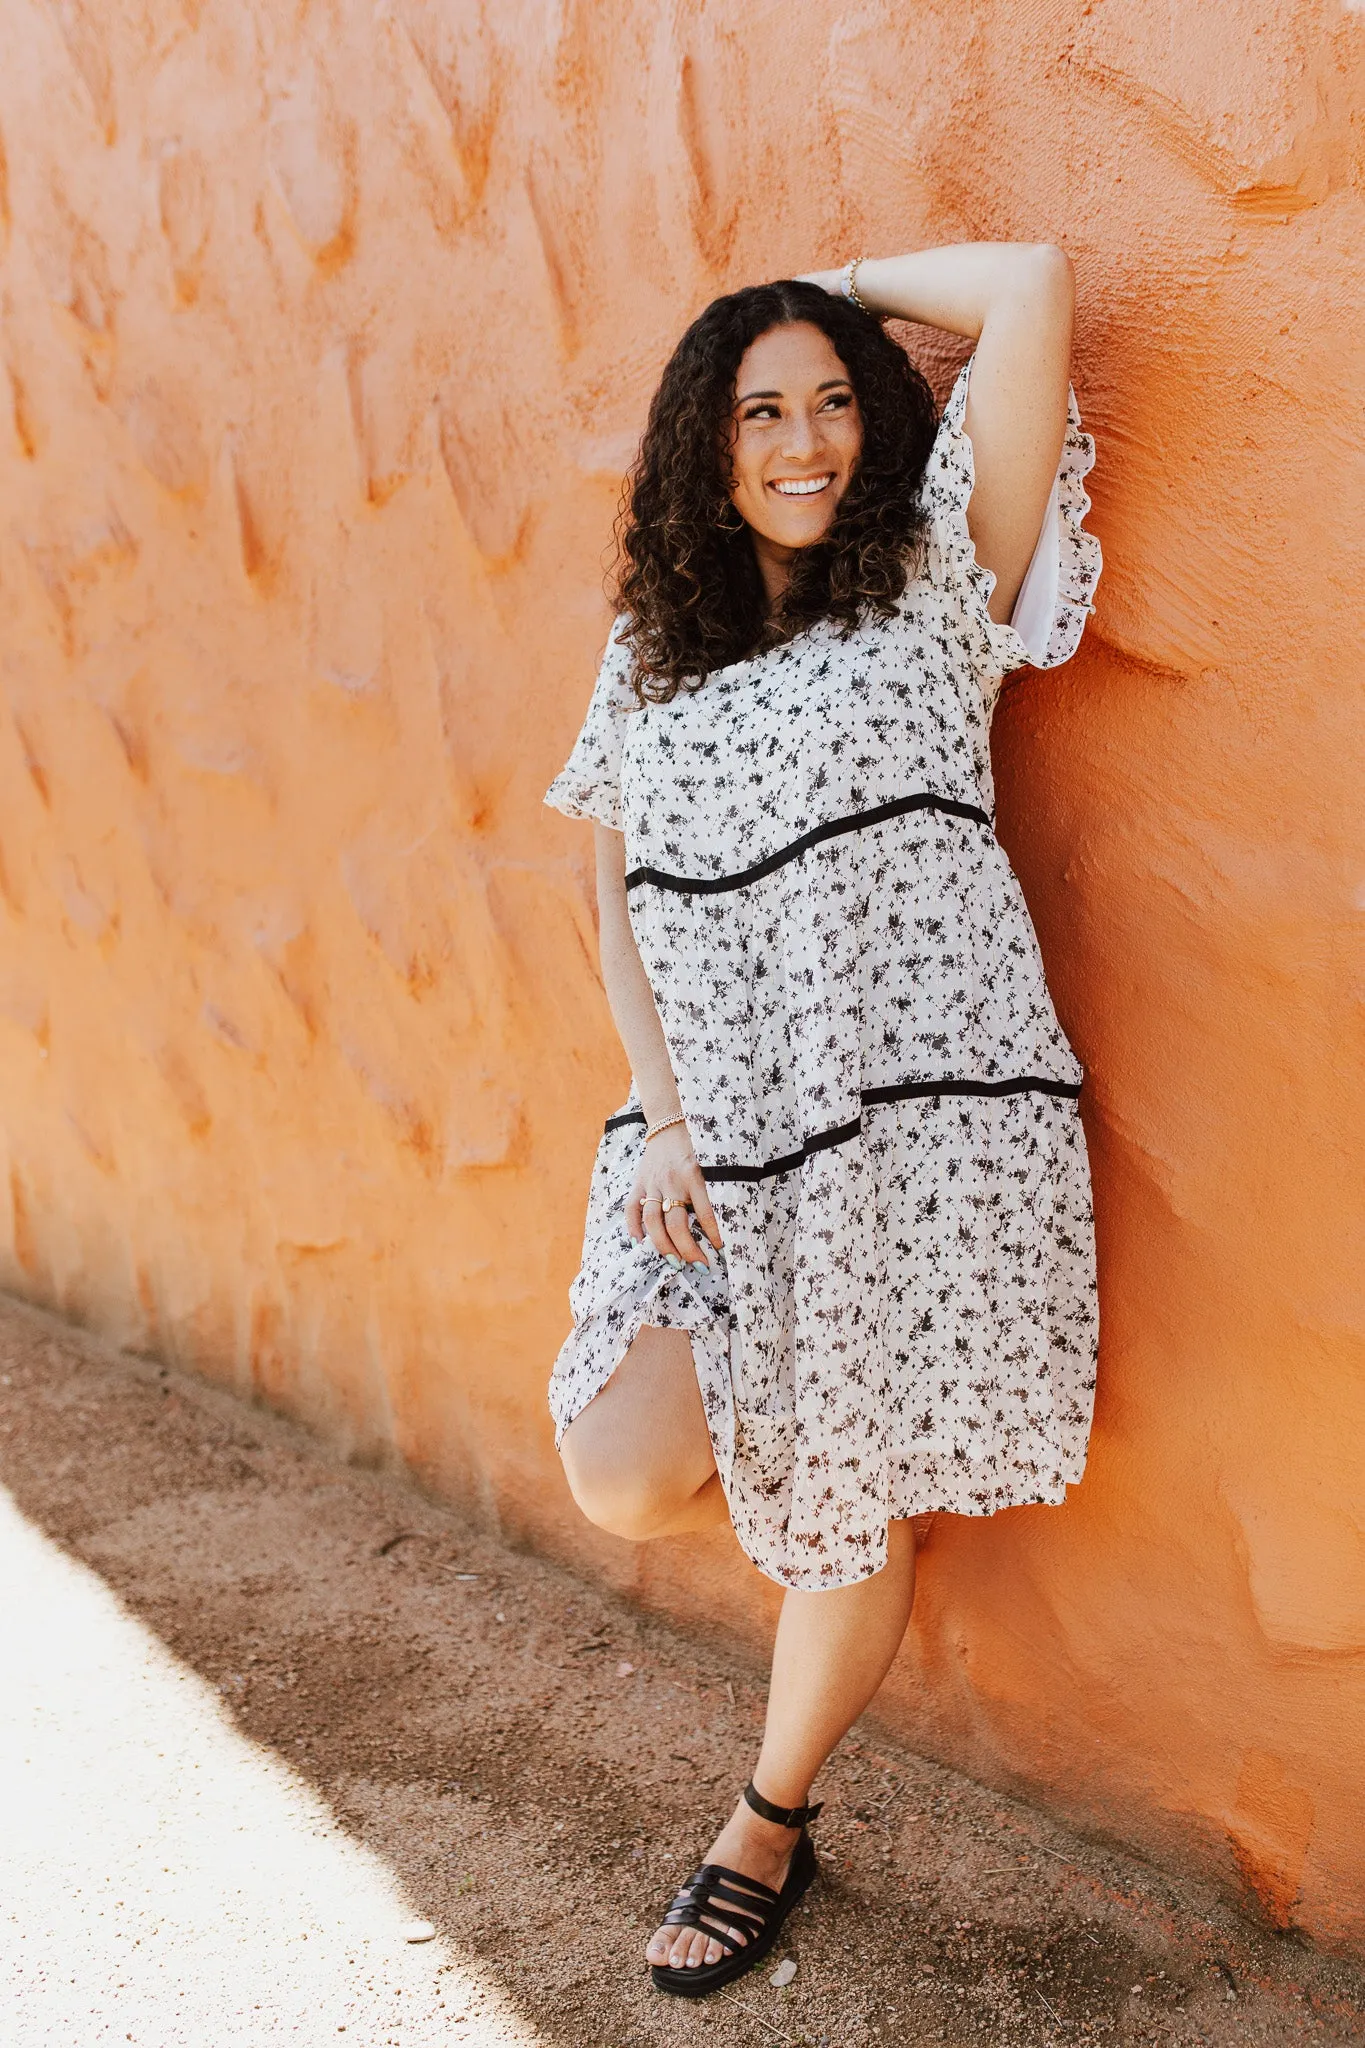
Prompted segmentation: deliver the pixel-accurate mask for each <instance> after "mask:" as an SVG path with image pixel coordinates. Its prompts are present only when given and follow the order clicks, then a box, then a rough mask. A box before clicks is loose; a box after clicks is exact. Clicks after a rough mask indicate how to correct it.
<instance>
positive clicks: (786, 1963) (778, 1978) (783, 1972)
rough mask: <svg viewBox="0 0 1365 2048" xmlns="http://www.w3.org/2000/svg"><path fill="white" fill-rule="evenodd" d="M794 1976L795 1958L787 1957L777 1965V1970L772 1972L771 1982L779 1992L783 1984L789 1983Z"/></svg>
mask: <svg viewBox="0 0 1365 2048" xmlns="http://www.w3.org/2000/svg"><path fill="white" fill-rule="evenodd" d="M795 1975H796V1958H795V1956H787V1957H785V1958H784V1959H783V1961H782V1962H780V1963H779V1964H778V1966H777V1968H776V1969H775V1970H774V1971H773V1977H772V1981H773V1983H774V1985H775V1986H776V1987H777V1989H778V1990H779V1991H780V1990H781V1989H782V1987H783V1985H784V1984H790V1983H791V1980H792V1978H793V1977H794V1976H795Z"/></svg>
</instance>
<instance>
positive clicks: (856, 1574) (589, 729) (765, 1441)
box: [546, 365, 1100, 1588]
mask: <svg viewBox="0 0 1365 2048" xmlns="http://www.w3.org/2000/svg"><path fill="white" fill-rule="evenodd" d="M968 368H970V365H969V366H968ZM967 376H968V371H967V370H964V371H963V373H962V376H961V377H960V378H959V380H958V383H957V386H956V388H955V389H954V392H953V395H952V398H951V400H950V402H949V404H948V407H947V410H946V412H945V414H944V417H943V421H942V424H941V426H940V429H939V432H938V436H937V439H936V442H935V445H934V450H933V454H932V456H931V459H930V462H929V467H928V472H927V475H926V478H925V485H924V493H925V503H926V507H927V509H928V512H929V515H930V522H929V532H928V539H927V543H926V546H925V549H924V553H923V559H922V561H920V562H919V563H918V565H917V567H916V569H915V570H914V571H913V572H912V578H911V581H910V583H909V586H908V588H907V590H906V593H905V596H904V598H903V600H902V601H901V604H900V606H899V609H898V611H897V613H896V616H895V617H894V618H891V619H885V620H883V619H878V618H873V619H869V620H868V621H867V622H866V623H865V624H863V625H862V626H861V627H860V628H859V629H858V630H857V631H855V632H854V633H853V634H852V635H850V636H849V637H848V638H843V637H841V634H840V630H839V629H838V628H837V627H835V626H834V625H832V624H830V623H828V622H821V623H819V624H817V625H815V626H813V627H811V628H810V629H809V630H808V631H806V632H804V633H802V634H801V635H800V636H799V637H798V638H796V639H795V640H792V641H790V642H788V643H787V644H785V645H784V646H781V647H778V648H775V649H772V650H770V651H768V652H766V653H763V654H761V655H758V656H756V657H755V658H754V659H753V660H750V661H742V662H737V663H735V664H734V665H733V666H732V667H730V668H726V669H723V670H720V671H718V672H717V673H714V674H712V675H711V676H710V677H709V678H708V679H707V681H706V683H705V685H704V686H703V687H702V688H701V689H700V690H697V691H695V692H693V693H688V692H686V691H682V692H679V694H678V695H677V696H675V697H674V698H673V700H672V701H671V702H670V703H667V704H655V705H649V706H648V707H646V708H644V709H641V708H640V706H639V705H638V702H637V700H636V697H635V694H634V692H633V690H632V689H631V687H630V684H629V681H628V674H629V652H628V650H627V649H626V648H625V647H624V646H623V645H622V644H621V640H620V637H619V632H620V623H621V622H620V621H618V622H617V626H616V627H615V628H613V632H612V636H611V640H610V642H609V644H608V647H607V652H606V656H605V658H604V660H603V663H602V669H601V673H600V675H599V677H598V681H597V687H596V690H595V692H594V694H593V698H592V703H591V706H590V708H589V711H588V715H587V720H586V723H585V724H584V727H583V730H582V733H581V735H580V737H579V740H578V743H577V745H576V746H575V748H574V750H573V754H572V756H571V758H570V760H569V762H568V764H567V766H566V767H565V769H564V771H563V773H562V774H561V775H560V776H559V777H558V779H557V780H556V781H555V783H554V785H553V787H552V788H551V789H550V791H549V793H548V796H547V799H546V800H547V802H549V803H550V804H552V805H554V806H555V807H556V808H557V809H559V810H561V811H564V812H567V813H568V815H569V816H571V817H585V818H589V817H590V818H597V819H600V820H601V821H602V822H603V823H604V824H606V825H610V826H612V827H614V828H615V829H617V830H619V831H623V832H624V834H625V838H626V868H627V874H626V888H627V892H628V897H627V900H628V902H629V906H630V918H631V925H632V928H633V930H634V933H635V937H636V941H637V943H638V945H639V949H640V956H641V959H642V960H643V962H644V966H645V971H646V973H647V975H648V977H649V981H650V985H651V987H652V989H653V991H654V997H655V1001H656V1004H657V1007H658V1011H659V1016H660V1020H661V1022H662V1025H663V1029H664V1035H665V1037H666V1039H667V1042H668V1048H669V1052H670V1056H671V1059H672V1064H673V1071H674V1073H675V1075H676V1077H677V1083H678V1092H679V1095H680V1097H681V1101H682V1106H683V1109H684V1111H685V1112H686V1116H687V1121H688V1125H689V1128H690V1131H691V1134H692V1138H693V1142H694V1144H695V1146H696V1151H697V1156H698V1158H699V1160H700V1162H701V1165H702V1169H703V1172H704V1174H705V1177H706V1182H707V1187H708V1191H709V1193H710V1196H711V1200H712V1203H713V1205H714V1207H715V1210H716V1215H717V1218H718V1219H719V1222H720V1226H721V1231H722V1234H723V1237H724V1240H725V1249H724V1253H723V1256H722V1257H721V1258H720V1259H719V1260H718V1262H717V1263H716V1265H715V1267H714V1268H706V1267H703V1266H689V1267H688V1268H687V1269H686V1270H685V1271H684V1272H682V1273H674V1272H672V1271H671V1270H670V1269H669V1268H668V1267H667V1266H666V1265H665V1264H664V1262H663V1260H662V1259H661V1258H660V1257H659V1255H658V1254H657V1253H656V1252H655V1251H654V1250H653V1248H652V1247H651V1246H650V1245H649V1244H648V1243H647V1242H646V1243H643V1244H637V1243H634V1242H633V1241H632V1240H631V1238H630V1237H629V1236H628V1235H627V1232H626V1228H625V1222H624V1217H623V1205H624V1203H625V1200H626V1197H627V1195H628V1194H629V1191H630V1188H631V1185H632V1182H633V1180H634V1178H635V1174H636V1170H637V1168H638V1166H639V1162H640V1155H641V1150H642V1146H643V1140H644V1117H643V1114H642V1113H641V1110H640V1107H639V1103H638V1100H637V1098H636V1097H635V1095H634V1092H633V1091H632V1095H631V1098H630V1100H629V1101H628V1102H627V1103H626V1105H625V1106H624V1107H623V1108H622V1109H621V1110H620V1111H619V1113H618V1114H616V1115H614V1116H612V1117H610V1118H609V1119H608V1121H607V1125H606V1130H605V1132H604V1134H603V1138H602V1142H601V1144H600V1146H599V1148H598V1152H597V1160H596V1164H595V1167H594V1170H593V1176H592V1186H591V1192H590V1196H589V1202H588V1220H587V1234H586V1239H585V1243H584V1249H583V1264H582V1268H581V1270H580V1272H579V1274H578V1277H577V1279H576V1280H575V1281H574V1283H573V1288H572V1290H571V1296H570V1300H571V1305H572V1309H573V1317H574V1327H573V1330H572V1333H571V1334H570V1336H569V1338H568V1339H567V1341H566V1343H565V1345H564V1348H563V1350H562V1351H561V1352H560V1355H559V1358H558V1360H557V1362H556V1365H555V1369H554V1374H553V1378H552V1380H551V1385H550V1400H551V1407H552V1410H553V1413H554V1417H555V1421H556V1424H557V1426H558V1429H559V1432H560V1434H561V1435H562V1433H563V1431H564V1429H565V1428H566V1427H567V1425H568V1424H569V1422H571V1421H572V1420H573V1418H574V1416H576V1415H577V1414H578V1413H579V1412H580V1411H581V1410H582V1409H583V1408H584V1407H585V1406H586V1404H587V1403H588V1402H589V1401H590V1400H591V1399H592V1398H593V1396H594V1395H595V1394H596V1393H598V1392H599V1391H600V1389H601V1388H602V1386H603V1385H604V1384H605V1382H606V1381H607V1379H608V1378H609V1377H610V1375H611V1374H612V1372H613V1371H614V1370H615V1368H616V1366H617V1365H618V1364H619V1363H620V1361H621V1359H622V1358H623V1357H624V1355H625V1352H626V1350H627V1348H628V1346H629V1345H630V1344H631V1343H632V1342H633V1341H634V1339H635V1337H636V1336H637V1334H638V1333H639V1331H640V1329H641V1328H642V1327H643V1326H644V1325H646V1324H653V1325H656V1326H660V1327H662V1328H665V1329H671V1328H677V1329H683V1330H686V1331H687V1332H688V1333H689V1335H690V1338H691V1345H692V1353H693V1357H694V1359H695V1361H696V1368H697V1379H698V1383H699V1385H700V1388H701V1395H702V1401H703V1405H704V1408H705V1412H706V1417H707V1421H708V1424H709V1427H710V1432H711V1439H712V1443H713V1445H714V1447H715V1455H716V1465H717V1469H718V1470H719V1473H720V1477H721V1481H722V1483H723V1485H724V1488H725V1492H726V1497H727V1499H728V1501H729V1506H730V1514H731V1518H732V1520H733V1523H734V1527H735V1532H736V1534H737V1536H738V1537H739V1540H740V1542H741V1544H742V1545H743V1546H744V1549H745V1550H746V1551H747V1553H748V1554H749V1556H750V1557H751V1558H752V1559H753V1561H754V1563H755V1564H757V1565H758V1566H759V1568H760V1569H761V1570H762V1571H764V1572H765V1573H767V1574H768V1576H769V1577H771V1578H773V1579H776V1580H777V1581H778V1582H779V1583H781V1584H782V1585H784V1586H796V1587H806V1588H822V1587H831V1586H844V1585H851V1584H853V1583H854V1582H855V1581H857V1580H859V1579H863V1578H866V1577H868V1576H870V1575H871V1574H872V1573H873V1572H875V1571H877V1570H879V1569H880V1567H881V1565H882V1564H883V1563H884V1562H885V1558H886V1535H887V1522H888V1520H889V1519H890V1518H892V1517H895V1516H907V1515H914V1514H918V1513H921V1512H923V1511H925V1510H928V1509H948V1510H952V1511H954V1512H956V1513H959V1514H981V1515H984V1514H991V1513H993V1512H994V1511H995V1510H996V1509H999V1508H1004V1507H1011V1506H1015V1505H1018V1504H1019V1503H1022V1502H1026V1501H1047V1502H1056V1501H1060V1500H1061V1499H1063V1497H1064V1489H1065V1488H1066V1486H1067V1485H1068V1484H1070V1483H1074V1482H1075V1481H1076V1480H1077V1479H1079V1478H1080V1476H1081V1472H1082V1469H1083V1467H1084V1463H1085V1454H1086V1445H1087V1440H1088V1436H1089V1429H1090V1419H1091V1410H1092V1406H1093V1399H1094V1385H1095V1347H1096V1326H1097V1314H1096V1300H1095V1271H1094V1245H1093V1232H1092V1224H1091V1212H1090V1183H1089V1174H1088V1168H1087V1162H1086V1152H1085V1140H1084V1136H1083V1133H1082V1130H1081V1124H1080V1118H1079V1114H1078V1109H1077V1097H1078V1096H1079V1094H1080V1088H1081V1079H1082V1074H1081V1068H1080V1065H1079V1063H1078V1062H1077V1060H1076V1058H1075V1055H1074V1054H1073V1053H1072V1051H1071V1048H1070V1046H1069V1045H1068V1044H1067V1041H1066V1039H1065V1037H1064V1036H1063V1034H1062V1031H1061V1028H1060V1026H1059V1024H1058V1022H1057V1019H1056V1016H1055V1015H1054V1012H1053V1008H1052V1003H1051V1001H1050V999H1049V996H1048V992H1047V987H1046V984H1045V982H1044V979H1043V968H1042V962H1041V960H1040V958H1039V953H1038V945H1037V941H1036V939H1035V937H1034V932H1033V926H1032V924H1031V922H1030V919H1029V915H1028V911H1027V909H1026V907H1025V904H1024V900H1023V896H1022V894H1021V892H1020V889H1019V884H1018V882H1017V881H1016V879H1015V876H1014V874H1013V871H1012V870H1011V868H1010V865H1009V862H1008V861H1007V859H1006V857H1005V854H1004V852H1003V850H1002V848H1001V846H1000V844H999V842H998V840H997V839H996V837H995V834H994V832H993V830H992V812H993V791H992V783H991V766H990V748H989V730H990V718H991V711H992V707H993V705H994V701H995V698H996V695H997V693H998V690H999V687H1000V683H1001V681H1002V679H1003V678H1004V677H1005V676H1006V675H1007V674H1008V673H1009V671H1010V670H1012V669H1015V668H1018V667H1020V666H1022V665H1023V664H1025V663H1026V662H1027V661H1029V660H1030V658H1032V659H1033V661H1034V662H1035V664H1036V665H1038V666H1048V667H1050V666H1053V665H1055V664H1056V663H1058V662H1062V661H1065V660H1066V659H1067V658H1068V657H1069V656H1070V655H1071V654H1072V653H1073V652H1074V651H1075V648H1076V645H1077V643H1078V641H1079V639H1080V636H1081V632H1082V629H1083V627H1084V624H1085V619H1086V615H1087V613H1088V611H1089V610H1090V607H1091V598H1092V595H1093V592H1094V588H1095V584H1096V581H1097V579H1098V576H1099V572H1100V553H1099V546H1098V543H1097V542H1096V541H1095V540H1094V539H1093V538H1092V537H1091V536H1090V535H1088V534H1086V533H1084V532H1083V530H1082V525H1081V522H1082V518H1083V516H1084V514H1085V513H1086V511H1088V509H1089V499H1088V498H1087V497H1086V495H1085V491H1084V487H1083V478H1084V476H1085V475H1086V472H1087V471H1088V470H1089V469H1090V467H1091V464H1092V462H1093V459H1094V449H1093V444H1092V443H1091V441H1090V440H1089V438H1088V437H1087V436H1086V435H1084V434H1082V433H1081V431H1080V419H1079V415H1078V413H1077V411H1076V406H1075V400H1074V398H1073V399H1072V401H1071V407H1070V425H1069V429H1068V433H1067V439H1066V446H1065V449H1064V451H1063V454H1062V460H1061V464H1060V468H1059V471H1058V478H1057V484H1056V487H1055V489H1054V492H1053V500H1052V508H1051V510H1050V512H1049V517H1048V522H1047V524H1046V526H1045V530H1044V534H1043V536H1042V539H1041V540H1040V542H1039V550H1038V553H1037V554H1036V555H1035V558H1034V565H1033V567H1032V569H1031V570H1030V573H1029V578H1028V584H1027V586H1026V594H1027V595H1028V598H1029V604H1030V606H1031V609H1032V612H1033V614H1034V626H1033V628H1032V633H1031V638H1030V642H1029V644H1028V645H1026V644H1025V641H1024V639H1022V638H1021V637H1020V632H1019V631H1018V630H1016V626H1015V625H1010V626H1002V625H997V624H996V623H995V622H994V621H992V619H991V618H990V616H989V613H988V611H987V608H986V607H987V599H988V597H989V595H990V591H991V589H992V587H993V579H992V578H991V577H990V575H989V573H988V572H987V571H985V570H983V569H982V568H981V567H980V566H979V565H978V563H977V561H976V556H975V553H974V550H973V547H972V542H971V538H970V535H969V533H968V530H967V519H966V509H967V501H968V499H969V497H970V495H971V489H972V450H971V443H970V441H969V440H968V439H967V437H966V435H965V434H964V433H963V431H962V418H963V412H964V408H965V405H966V395H967ZM1040 591H1041V601H1040V595H1039V593H1040ZM1019 618H1020V614H1019V612H1018V611H1017V610H1016V613H1015V619H1016V621H1018V620H1019ZM1030 647H1031V648H1032V655H1031V654H1030Z"/></svg>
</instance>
